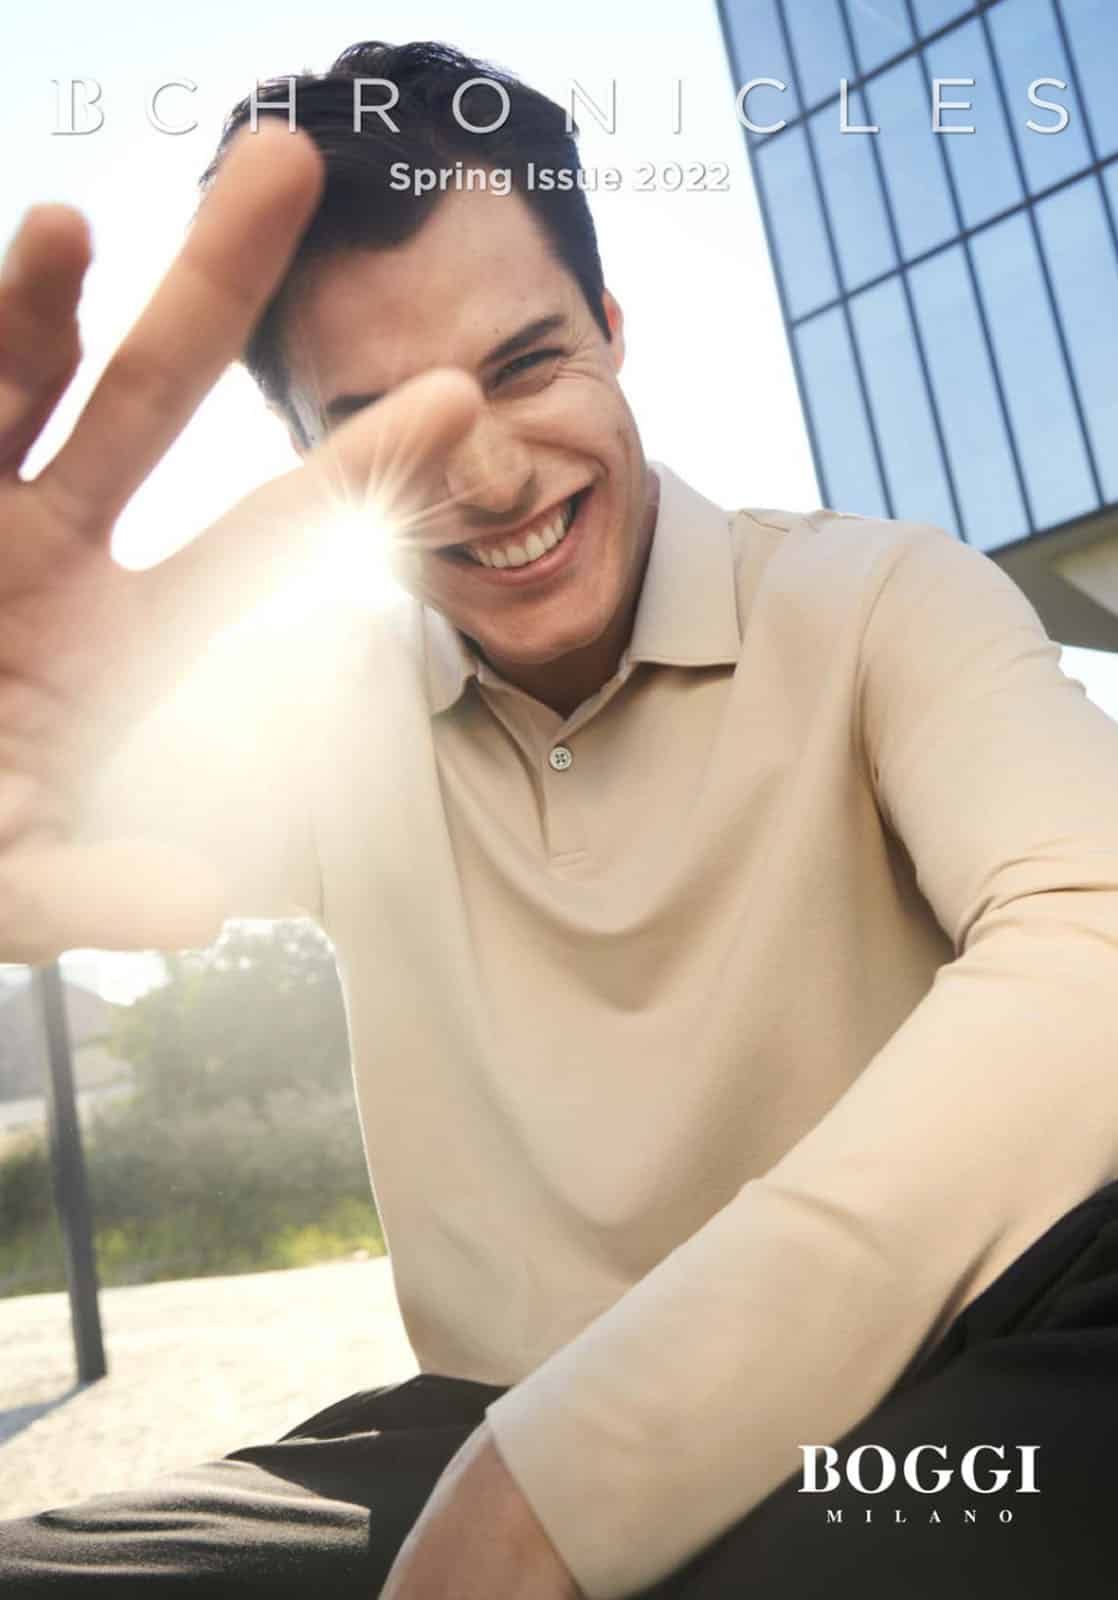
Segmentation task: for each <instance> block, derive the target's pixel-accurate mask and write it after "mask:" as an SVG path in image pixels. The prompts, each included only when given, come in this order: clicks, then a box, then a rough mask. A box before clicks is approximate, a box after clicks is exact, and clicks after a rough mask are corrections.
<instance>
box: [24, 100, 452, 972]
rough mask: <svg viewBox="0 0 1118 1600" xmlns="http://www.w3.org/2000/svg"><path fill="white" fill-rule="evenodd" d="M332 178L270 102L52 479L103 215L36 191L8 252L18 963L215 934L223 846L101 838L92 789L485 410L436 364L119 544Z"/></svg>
mask: <svg viewBox="0 0 1118 1600" xmlns="http://www.w3.org/2000/svg"><path fill="white" fill-rule="evenodd" d="M321 184H322V162H321V158H320V157H319V155H318V153H317V151H316V150H315V148H314V145H313V144H312V142H311V141H310V139H309V138H308V137H307V136H306V135H305V134H303V133H295V134H290V133H288V132H287V131H286V129H281V128H278V127H276V126H275V125H274V124H273V123H269V122H268V121H267V120H265V123H264V124H263V125H262V126H261V128H260V130H259V131H258V132H257V133H255V134H253V133H250V132H249V131H248V130H245V131H244V132H242V133H241V134H240V135H239V136H238V139H237V140H236V141H234V143H233V145H232V146H231V147H230V151H229V153H228V155H227V157H226V159H225V161H224V163H223V166H222V169H221V172H220V174H219V176H218V178H217V180H216V182H215V183H214V185H213V187H212V189H211V190H210V192H209V193H208V195H207V196H206V199H205V200H204V202H203V204H202V206H201V207H200V209H199V212H198V215H197V217H196V219H195V221H194V224H193V226H192V228H191V230H190V233H189V235H188V237H187V239H186V242H185V244H184V246H183V248H182V250H181V251H180V253H179V255H178V257H177V258H176V260H175V261H174V263H173V264H172V266H171V268H170V269H169V271H168V273H167V274H166V276H165V278H164V279H163V281H162V283H161V284H160V286H159V288H158V289H157V290H156V293H155V295H154V297H153V298H152V300H151V302H150V304H149V305H148V307H147V308H146V310H145V311H144V312H143V314H142V315H141V317H140V318H139V320H138V322H137V323H136V324H135V326H134V327H133V329H132V331H131V332H130V333H129V334H128V335H127V337H126V338H125V340H124V342H123V343H122V345H121V346H120V348H119V349H118V351H117V352H116V354H115V355H114V357H113V358H112V360H111V361H110V362H109V364H108V366H107V368H106V369H105V372H104V374H103V375H102V377H101V379H100V381H99V382H98V384H97V386H96V388H95V389H94V392H93V394H92V396H91V398H90V400H89V402H88V404H87V405H86V406H85V409H84V411H83V412H82V415H81V417H80V419H79V421H78V423H77V425H76V427H75V428H74V430H73V432H72V433H71V435H70V437H69V439H68V440H67V441H66V443H65V444H64V445H63V446H62V448H61V450H60V451H59V452H58V453H57V455H55V457H54V459H53V460H52V461H50V462H49V463H48V465H47V466H46V467H45V468H44V469H43V471H42V472H40V473H39V475H38V477H36V478H34V479H27V478H25V477H23V476H22V474H21V467H22V464H23V462H24V460H25V458H26V456H27V453H28V451H29V450H30V448H31V446H32V445H33V444H34V442H35V440H36V439H37V437H38V436H39V434H40V433H41V431H42V429H43V427H44V425H45V424H46V422H47V420H48V419H49V417H50V415H51V413H52V412H53V410H54V408H55V406H56V405H57V403H58V400H59V399H60V397H61V396H62V394H63V393H64V392H65V390H66V388H67V387H68V385H69V383H70V380H71V378H72V377H73V375H74V372H75V371H76V369H77V365H78V359H79V338H78V323H77V304H78V297H79V295H80V292H81V285H82V281H83V279H84V276H85V272H86V268H87V267H88V265H89V259H90V246H89V238H88V230H87V228H86V225H85V222H84V219H83V218H82V217H81V215H80V213H78V212H76V211H73V210H72V209H70V208H69V207H67V206H58V205H54V206H37V207H33V208H32V209H31V211H29V212H28V213H27V216H26V217H25V218H24V221H23V223H22V225H21V227H20V229H19V231H18V233H17V234H16V237H15V239H14V241H13V244H12V247H11V248H10V250H9V253H8V256H7V258H6V259H5V261H4V264H3V268H2V270H0V548H2V551H3V556H2V559H0V960H2V961H28V962H37V961H42V960H45V959H47V958H48V957H50V956H53V955H57V954H58V953H60V952H61V951H62V950H66V949H71V948H74V947H76V946H82V945H94V946H100V947H107V948H136V947H140V948H142V947H145V946H152V945H155V946H163V947H174V946H181V945H185V944H199V943H204V942H206V941H208V940H209V939H210V938H212V937H213V936H214V934H215V933H216V932H217V928H218V927H219V925H220V922H221V920H222V917H223V915H224V914H225V909H226V908H225V907H224V905H223V898H224V897H223V892H222V886H221V885H220V884H219V883H218V882H217V881H216V875H215V874H214V872H213V870H212V869H210V868H208V867H206V866H205V864H204V863H202V862H199V861H196V860H194V859H193V858H191V857H187V856H184V855H183V854H182V853H181V852H176V851H173V850H169V849H162V848H161V847H158V846H155V845H151V844H141V843H139V842H136V841H133V842H124V841H120V842H117V843H113V844H105V845H92V844H83V843H80V842H79V838H80V814H81V808H82V798H83V794H84V792H85V784H86V783H87V781H88V779H89V778H90V776H91V774H92V773H94V772H95V771H96V769H97V768H98V766H99V765H100V764H101V763H102V762H103V761H104V760H105V759H106V758H107V756H108V755H109V754H110V753H111V751H112V750H113V749H114V747H115V746H116V745H117V744H119V742H120V741H121V739H122V738H123V737H124V735H125V734H126V733H127V732H128V731H129V727H130V725H131V724H132V723H133V722H134V721H135V720H137V719H138V718H139V716H141V715H142V714H143V713H144V712H145V711H147V710H149V709H150V708H151V707H152V706H153V705H154V704H155V703H156V702H157V701H158V700H159V699H160V698H161V697H162V696H163V695H165V694H166V693H167V692H169V690H170V689H171V687H172V686H173V684H174V682H175V680H176V679H177V678H178V677H180V676H181V675H182V673H183V672H184V671H185V670H186V668H187V667H188V666H189V665H190V664H191V661H192V659H193V658H194V657H195V656H196V655H197V654H198V653H199V652H200V650H201V649H202V648H203V647H204V646H205V645H206V644H207V642H208V641H209V639H210V638H211V637H212V636H213V634H214V633H216V632H218V631H219V630H220V629H221V628H223V627H225V626H227V625H228V624H230V623H231V622H233V621H235V620H236V619H237V618H238V617H239V616H240V615H241V614H242V612H244V611H246V610H247V609H248V608H249V607H250V606H251V605H253V604H254V603H256V602H257V601H259V600H261V599H263V598H265V597H266V596H267V594H268V593H270V592H271V591H272V590H273V589H275V588H276V587H278V586H279V585H280V584H282V583H287V582H290V581H291V580H292V578H293V577H295V576H297V575H298V574H299V572H301V571H302V570H304V569H305V568H306V567H307V566H308V565H310V563H311V562H313V560H314V558H315V555H316V552H317V550H318V549H319V548H320V547H321V534H320V532H319V528H320V525H321V522H322V519H323V517H324V515H326V514H327V513H329V512H330V511H331V509H337V508H338V505H339V500H341V501H343V503H347V504H348V505H350V506H353V505H354V504H356V505H357V506H358V507H361V506H363V505H364V504H365V503H366V496H367V494H368V493H369V490H370V488H372V489H374V490H376V491H377V492H379V491H380V490H381V489H382V487H383V486H384V484H385V482H386V480H387V481H388V482H389V484H390V485H391V487H392V489H393V491H394V492H395V493H397V494H399V493H401V492H403V493H404V494H406V495H410V496H412V497H413V498H416V499H417V500H418V502H419V503H420V504H421V505H422V504H425V503H427V501H428V500H429V499H430V498H431V497H433V496H437V495H438V493H439V468H440V465H441V462H442V460H443V458H444V456H445V454H446V451H447V450H448V449H450V448H453V446H454V444H455V443H456V442H457V441H458V439H459V438H460V437H461V436H462V434H463V433H464V432H465V431H466V430H467V429H468V428H469V427H470V426H471V424H472V421H473V420H474V418H475V417H476V415H477V411H478V407H479V404H480V394H479V391H478V390H477V387H476V385H475V384H474V383H473V381H472V380H471V379H469V378H467V376H466V375H465V374H463V373H459V372H445V373H439V374H430V375H428V376H425V377H421V378H418V379H415V380H413V381H412V382H411V383H408V384H404V385H402V386H401V387H400V389H399V390H397V391H396V392H395V393H394V394H393V395H390V396H389V397H387V398H386V399H385V400H384V401H382V402H381V403H380V404H379V405H377V406H376V407H374V408H370V409H368V410H366V411H364V412H361V413H358V414H357V415H356V416H354V417H352V418H350V419H349V420H348V421H347V422H346V424H345V425H344V426H343V427H340V428H339V429H338V430H337V431H336V433H335V434H333V435H332V436H331V437H330V438H329V439H328V440H327V441H325V442H324V443H323V444H322V445H320V446H319V448H318V449H317V450H315V451H313V452H311V453H310V454H309V455H308V456H307V457H306V458H305V461H304V463H303V465H302V466H301V467H299V468H298V469H297V470H295V471H293V472H290V473H287V474H285V475H284V476H283V477H281V478H278V479H276V480H274V481H273V482H272V483H270V484H267V485H265V486H264V487H263V488H262V489H259V490H257V491H256V492H255V493H253V494H251V495H249V496H248V497H247V498H246V499H245V500H243V501H242V502H241V503H240V505H238V506H237V507H235V508H234V509H233V510H232V511H231V512H229V513H228V514H227V515H225V516H223V517H222V518H221V519H219V521H218V522H217V523H215V524H214V525H213V526H212V527H211V528H209V529H208V530H206V532H204V533H203V534H201V535H200V536H199V537H198V538H197V539H195V540H194V541H193V542H192V543H191V544H190V545H188V546H187V548H186V549H185V550H183V551H181V552H180V553H179V554H177V555H175V556H173V557H171V559H170V560H168V561H165V562H164V563H162V565H160V566H157V567H154V568H152V569H150V570H149V571H146V572H128V571H126V570H125V569H123V568H121V567H119V566H118V565H117V564H116V563H115V562H114V561H113V559H112V556H111V553H110V539H111V535H112V528H113V524H114V522H115V520H116V518H117V517H118V516H119V514H120V511H121V510H122V509H123V507H124V506H125V504H126V503H127V501H128V500H129V498H130V497H131V495H132V494H133V493H134V492H135V490H136V489H137V488H138V486H139V485H140V483H141V482H142V481H143V479H144V478H145V477H146V476H147V475H148V473H149V472H150V471H151V469H152V468H153V467H154V466H155V464H156V463H157V462H158V460H159V459H160V457H161V456H162V455H163V454H164V452H165V451H166V450H167V449H168V447H169V446H170V445H171V443H172V442H173V441H174V439H175V437H176V436H177V435H178V434H179V433H180V432H181V430H182V428H183V427H184V426H185V424H186V422H187V421H188V419H189V418H190V416H191V415H192V413H193V412H194V410H195V409H196V408H197V406H198V405H199V403H200V402H201V400H202V399H203V398H204V396H205V394H206V393H207V391H208V390H209V389H210V388H211V387H212V385H213V384H214V382H215V381H216V379H217V378H218V377H219V375H220V374H221V372H222V371H223V370H224V369H225V367H226V366H227V365H228V364H229V362H230V361H232V360H234V359H235V358H236V357H237V356H238V355H239V354H240V352H241V350H242V349H243V347H244V345H245V343H246V340H247V337H248V335H249V332H250V331H251V329H252V327H253V326H254V325H255V323H256V321H257V319H258V317H259V315H260V312H261V311H262V309H263V307H264V305H265V304H266V303H267V301H268V299H269V297H270V296H271V294H272V293H273V292H274V290H275V288H276V285H277V284H278V282H279V281H280V280H281V278H282V276H283V273H284V270H285V269H286V267H287V265H288V263H289V261H290V259H291V256H292V254H293V252H294V250H295V248H296V245H297V243H298V240H299V237H300V235H301V234H302V232H303V229H304V228H305V226H306V224H307V222H308V220H309V218H310V217H311V215H312V214H313V212H314V209H315V206H316V204H317V200H318V197H319V193H320V190H321ZM427 538H428V539H430V540H433V539H434V535H433V534H430V533H428V535H427Z"/></svg>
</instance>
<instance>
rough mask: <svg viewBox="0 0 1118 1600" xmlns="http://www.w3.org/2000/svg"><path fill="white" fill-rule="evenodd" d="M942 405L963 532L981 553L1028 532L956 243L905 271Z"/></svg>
mask: <svg viewBox="0 0 1118 1600" xmlns="http://www.w3.org/2000/svg"><path fill="white" fill-rule="evenodd" d="M908 281H909V285H910V287H911V289H912V298H913V300H914V301H915V303H916V315H917V318H918V320H919V322H920V328H921V331H922V333H923V336H924V349H925V352H926V354H927V357H928V368H929V371H930V373H931V378H932V388H933V389H934V391H935V396H936V402H937V404H938V405H939V415H940V421H941V423H942V425H943V432H944V437H945V438H946V440H947V449H948V453H949V455H950V457H951V470H952V472H953V473H954V475H955V487H956V489H957V491H958V494H959V499H960V501H961V503H962V508H963V520H964V524H965V527H964V530H963V531H964V532H965V533H966V537H967V538H968V539H969V540H970V542H971V543H972V544H975V545H977V546H978V547H979V549H980V550H991V549H993V548H995V547H996V546H997V545H1002V544H1009V543H1010V541H1011V540H1013V539H1019V538H1020V537H1021V536H1022V535H1023V534H1025V533H1027V532H1028V531H1029V527H1028V518H1027V517H1026V515H1025V503H1024V501H1023V500H1022V498H1021V493H1020V490H1019V488H1018V484H1017V475H1016V473H1015V472H1014V469H1013V457H1012V455H1011V454H1010V448H1009V441H1008V439H1007V437H1006V431H1005V426H1004V423H1003V421H1002V414H1001V408H1000V407H999V405H998V396H997V390H996V389H995V387H994V376H993V372H992V370H991V367H990V361H989V357H988V355H987V353H986V343H985V340H984V339H983V337H982V327H981V324H980V322H979V320H978V308H977V306H976V304H975V299H974V293H973V291H972V289H971V284H970V277H969V275H968V273H967V269H966V263H965V262H964V260H963V252H962V251H961V250H960V249H959V248H958V246H956V247H954V248H953V249H951V250H944V251H942V252H941V253H940V254H939V255H936V256H932V258H931V259H930V260H929V261H925V262H923V264H922V265H921V266H919V267H914V268H913V270H912V271H911V272H910V273H909V279H908Z"/></svg>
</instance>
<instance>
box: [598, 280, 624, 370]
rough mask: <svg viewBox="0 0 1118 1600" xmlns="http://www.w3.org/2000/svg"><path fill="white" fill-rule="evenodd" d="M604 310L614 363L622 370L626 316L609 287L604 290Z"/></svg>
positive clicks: (617, 368)
mask: <svg viewBox="0 0 1118 1600" xmlns="http://www.w3.org/2000/svg"><path fill="white" fill-rule="evenodd" d="M602 310H603V311H604V312H605V314H606V322H607V324H608V326H609V332H610V349H611V351H612V352H613V364H614V367H615V368H616V370H617V371H618V372H620V370H621V363H622V362H623V361H624V359H625V317H624V315H623V313H622V310H621V307H620V306H619V305H618V303H617V301H616V300H615V299H614V298H613V296H612V295H611V294H610V292H609V290H608V289H603V290H602Z"/></svg>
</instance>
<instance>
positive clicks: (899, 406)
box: [850, 278, 959, 533]
mask: <svg viewBox="0 0 1118 1600" xmlns="http://www.w3.org/2000/svg"><path fill="white" fill-rule="evenodd" d="M850 312H851V315H852V317H853V318H854V333H855V337H856V338H857V340H858V349H859V351H860V353H861V357H862V370H863V372H864V373H865V375H866V387H867V388H868V390H869V394H870V405H871V407H872V409H873V417H874V426H875V427H876V429H877V437H878V440H879V441H880V444H881V453H882V455H883V456H884V458H885V470H886V472H887V473H888V474H889V485H890V488H891V489H892V493H893V505H894V507H895V509H896V514H897V516H898V517H911V518H912V519H913V520H914V521H917V522H936V523H938V524H939V525H940V527H943V528H950V529H951V531H952V532H953V533H958V531H959V530H958V528H957V527H956V526H955V512H954V510H953V509H952V505H951V496H950V493H949V491H948V487H947V477H946V474H945V473H944V470H943V457H942V456H941V454H940V449H939V442H938V440H937V439H936V433H935V425H934V423H933V421H932V409H931V406H930V405H929V404H928V393H927V388H926V386H925V383H924V376H923V373H922V372H921V370H920V361H919V358H918V355H917V350H916V341H915V339H914V338H913V335H912V323H911V321H910V319H909V315H908V307H907V306H906V305H905V300H904V295H903V294H902V292H901V286H900V283H899V281H898V280H897V279H896V278H889V279H888V280H887V281H886V282H885V283H882V284H879V285H878V286H877V288H875V289H867V290H866V292H865V293H864V294H860V295H855V297H854V299H853V300H851V302H850Z"/></svg>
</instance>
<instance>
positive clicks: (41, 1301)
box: [0, 1256, 416, 1517]
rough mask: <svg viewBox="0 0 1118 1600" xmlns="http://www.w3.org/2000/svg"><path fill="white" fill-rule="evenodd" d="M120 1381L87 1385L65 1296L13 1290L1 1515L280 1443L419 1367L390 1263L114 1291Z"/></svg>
mask: <svg viewBox="0 0 1118 1600" xmlns="http://www.w3.org/2000/svg"><path fill="white" fill-rule="evenodd" d="M101 1314H102V1318H103V1321H104V1329H105V1344H106V1352H107V1355H108V1360H109V1376H108V1377H107V1378H104V1379H102V1380H101V1381H100V1382H99V1383H94V1384H90V1385H88V1386H87V1387H85V1388H84V1389H78V1388H76V1386H75V1383H74V1355H73V1341H72V1337H71V1333H70V1313H69V1303H68V1301H67V1298H66V1296H65V1295H64V1294H37V1295H24V1296H21V1297H19V1298H17V1299H8V1300H0V1517H12V1516H20V1515H22V1514H24V1513H27V1512H32V1511H42V1510H45V1509H46V1508H47V1507H48V1506H57V1505H64V1504H66V1503H67V1502H70V1501H74V1500H80V1499H83V1498H85V1497H86V1496H88V1495H91V1494H97V1493H102V1492H108V1491H110V1490H115V1489H126V1488H130V1487H135V1486H137V1485H139V1484H142V1483H147V1482H150V1480H151V1479H152V1478H154V1477H156V1476H157V1475H158V1474H159V1473H161V1472H167V1471H170V1470H171V1469H172V1468H175V1467H179V1466H186V1465H188V1464H189V1463H191V1462H197V1461H207V1460H212V1459H213V1458H214V1457H216V1456H220V1455H224V1454H226V1453H228V1452H229V1451H230V1450H236V1449H238V1448H240V1447H241V1446H243V1445H248V1444H256V1443H260V1442H262V1441H265V1440H269V1439H275V1438H278V1437H279V1435H280V1434H282V1433H285V1432H286V1431H287V1429H288V1428H291V1427H293V1426H294V1425H295V1423H297V1422H299V1421H300V1420H301V1419H302V1418H304V1417H309V1416H311V1415H312V1414H313V1413H314V1412H315V1411H318V1410H320V1409H321V1408H322V1407H323V1406H326V1405H328V1404H330V1402H331V1401H333V1400H339V1399H341V1397H342V1396H343V1395H346V1394H351V1393H353V1392H354V1391H355V1390H358V1389H368V1388H372V1387H374V1386H375V1385H377V1384H381V1383H391V1382H394V1381H395V1380H396V1379H398V1378H407V1377H410V1376H411V1375H412V1374H413V1373H414V1372H415V1371H416V1363H415V1358H414V1356H413V1355H412V1353H411V1350H410V1349H409V1347H408V1343H407V1340H406V1338H405V1337H404V1331H403V1325H402V1323H401V1321H400V1316H399V1310H398V1308H397V1305H396V1297H395V1293H394V1291H393V1287H392V1277H391V1273H390V1271H389V1264H388V1260H387V1257H383V1256H382V1257H378V1258H375V1259H373V1260H371V1261H344V1262H336V1263H331V1264H329V1265H325V1266H320V1267H304V1268H301V1269H298V1270H294V1271H290V1272H260V1273H251V1274H248V1275H246V1276H243V1277H237V1278H192V1279H186V1280H184V1281H181V1282H177V1283H151V1284H142V1285H138V1286H136V1287H134V1288H127V1289H108V1290H104V1291H103V1292H102V1295H101Z"/></svg>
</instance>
